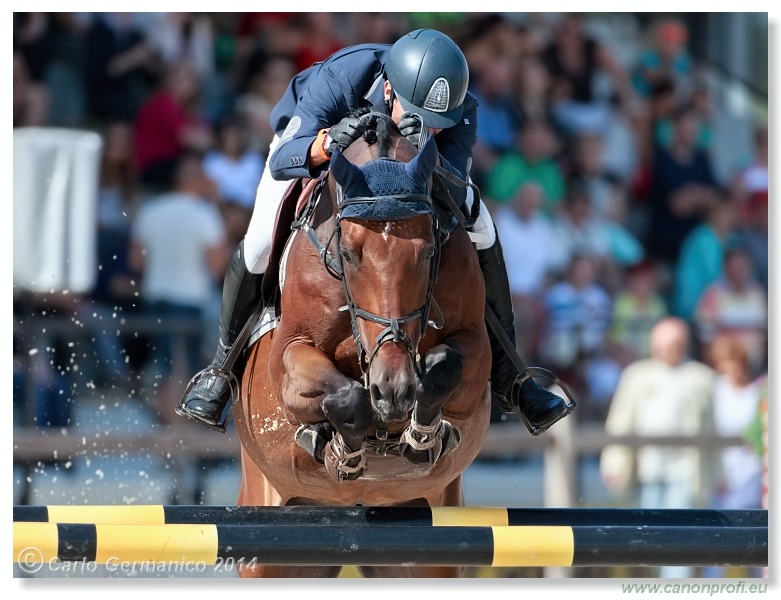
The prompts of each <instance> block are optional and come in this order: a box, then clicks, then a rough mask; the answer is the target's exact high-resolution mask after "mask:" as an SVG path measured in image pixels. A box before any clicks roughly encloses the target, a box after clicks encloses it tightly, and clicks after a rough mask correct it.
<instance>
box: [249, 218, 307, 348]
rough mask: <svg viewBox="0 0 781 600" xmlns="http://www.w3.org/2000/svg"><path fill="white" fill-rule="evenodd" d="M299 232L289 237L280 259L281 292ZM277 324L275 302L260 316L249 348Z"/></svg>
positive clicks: (251, 334) (253, 329)
mask: <svg viewBox="0 0 781 600" xmlns="http://www.w3.org/2000/svg"><path fill="white" fill-rule="evenodd" d="M296 234H298V230H296V231H294V232H293V234H292V235H291V236H290V237H289V238H288V240H287V243H286V244H285V249H284V251H283V252H282V257H281V258H280V259H279V292H280V293H282V288H283V287H284V285H285V267H286V266H287V258H288V256H289V255H290V247H291V246H292V245H293V240H294V239H295V237H296ZM276 326H277V311H276V308H275V307H274V304H273V303H272V304H270V305H268V306H266V308H265V309H264V310H263V312H262V313H261V315H260V317H258V322H257V323H256V324H255V327H253V328H252V331H251V332H250V336H249V340H248V341H247V348H251V347H252V346H253V344H255V342H257V341H258V340H259V339H260V338H262V337H263V336H264V335H266V334H267V333H268V332H269V331H271V330H272V329H274V328H275V327H276Z"/></svg>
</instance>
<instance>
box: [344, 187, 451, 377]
mask: <svg viewBox="0 0 781 600" xmlns="http://www.w3.org/2000/svg"><path fill="white" fill-rule="evenodd" d="M336 192H337V213H336V226H335V229H334V235H335V238H336V247H337V249H338V252H337V256H338V259H337V264H338V271H337V274H338V278H339V279H341V281H342V283H343V285H344V293H345V297H346V299H347V304H345V305H344V306H343V307H341V308H340V309H339V310H346V311H347V312H348V313H349V315H350V322H351V326H352V333H353V340H354V341H355V347H356V349H357V351H358V363H359V367H360V369H361V373H362V374H363V385H364V387H365V388H367V389H368V388H369V387H370V385H371V382H370V380H369V372H370V370H371V365H372V361H373V360H374V358H375V357H376V356H377V353H378V352H379V350H380V348H381V347H382V345H383V344H385V343H387V342H393V343H399V342H401V343H403V344H404V347H405V349H406V351H407V354H408V355H409V357H410V360H412V362H413V363H415V364H417V361H418V343H419V341H420V338H422V337H423V335H424V333H425V332H426V328H427V327H428V326H429V325H431V326H433V327H434V328H435V329H439V328H441V327H442V315H441V312H439V307H438V306H437V305H436V302H435V300H434V284H435V283H436V281H437V274H438V272H439V260H440V255H441V248H442V236H441V235H440V227H439V217H438V215H437V214H436V212H435V211H434V210H433V206H432V201H431V195H430V194H428V195H424V194H410V195H406V196H392V197H388V196H377V197H357V198H349V199H346V198H344V192H343V190H342V187H341V186H340V185H339V184H337V185H336ZM379 199H394V200H398V201H400V202H403V201H405V200H425V201H426V203H427V204H428V205H429V206H432V209H431V217H432V233H433V236H434V253H433V255H432V257H431V263H430V265H429V276H428V286H427V289H426V297H425V300H424V301H423V305H422V306H420V307H419V308H417V309H416V310H413V311H412V312H409V313H407V314H406V315H403V316H400V317H385V316H382V315H378V314H376V313H373V312H371V311H368V310H365V309H363V308H360V307H359V306H358V305H356V303H355V301H354V300H353V294H352V292H351V291H350V286H349V284H348V283H347V278H346V277H345V276H344V256H343V253H342V245H341V239H342V228H341V221H342V211H343V210H344V209H345V208H346V207H348V206H351V205H354V204H366V203H371V202H375V201H377V200H379ZM432 306H433V307H434V308H435V309H436V311H437V313H438V316H437V319H436V320H435V321H431V320H430V318H429V317H430V314H431V309H432ZM358 319H363V320H364V321H369V322H371V323H376V324H377V325H380V326H382V327H384V329H383V330H382V331H380V333H379V334H378V335H377V337H376V338H375V340H374V347H373V348H372V349H371V350H369V351H368V352H367V349H366V345H365V344H364V342H363V340H362V338H361V333H360V331H359V329H358ZM418 319H420V321H421V327H420V336H419V337H418V340H417V341H415V342H414V341H413V340H412V338H411V337H410V336H409V335H408V334H407V332H406V331H404V330H403V329H402V327H401V326H402V325H405V324H407V323H411V322H413V321H416V320H418Z"/></svg>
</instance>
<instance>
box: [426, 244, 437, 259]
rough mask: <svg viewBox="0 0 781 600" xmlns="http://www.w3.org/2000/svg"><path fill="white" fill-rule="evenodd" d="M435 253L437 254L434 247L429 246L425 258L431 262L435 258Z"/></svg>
mask: <svg viewBox="0 0 781 600" xmlns="http://www.w3.org/2000/svg"><path fill="white" fill-rule="evenodd" d="M434 252H435V248H434V246H428V247H427V248H426V252H425V254H424V256H425V257H426V260H431V259H432V258H434Z"/></svg>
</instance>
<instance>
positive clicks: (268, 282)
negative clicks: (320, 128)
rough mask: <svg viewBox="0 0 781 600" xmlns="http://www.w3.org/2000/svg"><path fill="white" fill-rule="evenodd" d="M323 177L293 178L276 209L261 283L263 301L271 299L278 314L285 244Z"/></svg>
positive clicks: (266, 301) (269, 301)
mask: <svg viewBox="0 0 781 600" xmlns="http://www.w3.org/2000/svg"><path fill="white" fill-rule="evenodd" d="M323 177H325V175H323V176H322V177H320V178H317V179H311V178H306V177H300V178H298V179H294V180H293V181H292V182H291V183H290V185H289V186H288V188H287V190H286V191H285V194H284V195H283V196H282V202H281V203H280V205H279V209H278V210H277V215H276V219H275V221H274V230H273V234H272V237H271V252H270V254H269V259H268V267H267V268H266V273H265V275H264V277H263V283H262V284H261V292H262V294H263V300H264V303H267V304H270V303H271V301H272V300H273V301H274V303H275V308H276V314H277V315H279V270H280V264H281V262H282V255H283V254H284V252H285V245H286V244H287V241H288V239H289V238H290V234H291V227H292V225H293V223H294V222H295V221H296V219H297V218H298V217H299V216H300V215H301V213H302V212H303V210H304V208H305V207H306V205H307V203H308V202H309V199H310V198H311V197H312V193H313V192H314V191H315V188H317V186H318V184H319V183H320V182H321V181H322V178H323Z"/></svg>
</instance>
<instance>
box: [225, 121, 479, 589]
mask: <svg viewBox="0 0 781 600" xmlns="http://www.w3.org/2000/svg"><path fill="white" fill-rule="evenodd" d="M361 123H362V124H363V127H364V128H365V132H364V135H363V136H362V137H361V138H359V139H358V140H357V141H355V142H353V143H352V144H351V145H349V146H348V147H347V148H346V149H344V150H343V151H340V150H336V151H335V152H334V154H333V156H332V158H331V164H330V167H329V170H328V172H327V173H326V175H325V176H323V177H321V178H320V179H318V185H317V186H316V187H317V188H318V189H317V190H316V191H315V192H314V193H313V194H312V196H311V198H310V201H309V202H308V203H307V206H306V209H304V210H303V211H302V212H301V213H300V214H299V215H298V219H297V220H296V225H295V227H294V228H295V232H294V233H293V234H292V236H291V237H290V239H289V240H288V243H287V249H286V259H285V263H284V271H283V275H282V276H281V277H280V281H281V289H280V291H279V296H278V303H277V306H278V308H279V309H280V313H279V316H278V319H277V322H276V326H275V327H274V328H273V329H272V330H271V331H270V332H269V333H267V334H265V335H264V336H262V337H261V338H260V340H259V341H257V342H255V344H254V345H253V346H252V347H251V348H250V349H249V351H248V356H247V364H246V367H245V371H244V374H243V377H242V381H241V397H240V401H239V402H238V406H237V408H236V427H237V431H238V434H239V439H240V441H241V474H242V478H241V484H240V491H239V495H238V504H239V505H262V506H290V505H327V506H334V505H339V506H342V505H347V506H357V505H364V506H432V507H433V506H462V505H463V503H464V498H463V489H462V473H463V472H464V470H465V469H466V468H467V467H468V466H469V465H470V463H472V461H473V460H474V459H475V457H476V456H477V454H478V452H479V451H480V448H481V447H482V445H483V443H484V440H485V437H486V435H487V433H488V426H489V417H490V397H491V396H490V384H489V373H490V368H491V350H490V344H489V338H488V334H487V330H486V325H485V318H484V306H485V287H484V285H485V284H484V280H483V276H482V272H481V270H480V267H479V263H478V259H477V253H476V250H475V248H474V245H473V243H472V241H471V240H470V237H469V235H468V232H467V231H466V229H464V227H463V226H462V225H463V222H460V221H459V220H457V219H455V218H454V215H453V211H452V210H449V209H448V208H447V207H446V206H442V205H440V204H441V203H440V202H433V201H432V193H431V186H432V185H433V181H434V180H435V178H434V177H433V175H432V174H433V173H434V170H435V165H436V162H437V160H438V152H437V149H436V145H435V142H434V139H433V137H432V138H429V139H428V141H427V142H426V143H425V144H422V145H421V149H420V151H418V150H417V148H416V147H415V146H414V145H413V144H412V143H411V142H409V141H408V140H407V139H406V138H405V137H404V136H403V135H401V133H400V132H399V130H398V128H397V127H396V125H395V123H394V122H393V121H392V119H390V117H387V116H386V115H384V114H382V113H368V114H365V115H363V117H361ZM394 186H395V187H394ZM397 188H398V189H397ZM477 201H478V202H479V200H477ZM358 568H359V570H360V572H361V575H362V576H364V577H457V576H459V575H460V574H461V568H460V567H457V566H416V567H413V566H359V567H358ZM340 569H341V567H338V566H337V567H333V566H282V565H253V566H252V567H247V566H244V567H242V569H241V570H240V575H241V576H242V577H336V576H338V574H339V572H340Z"/></svg>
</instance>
